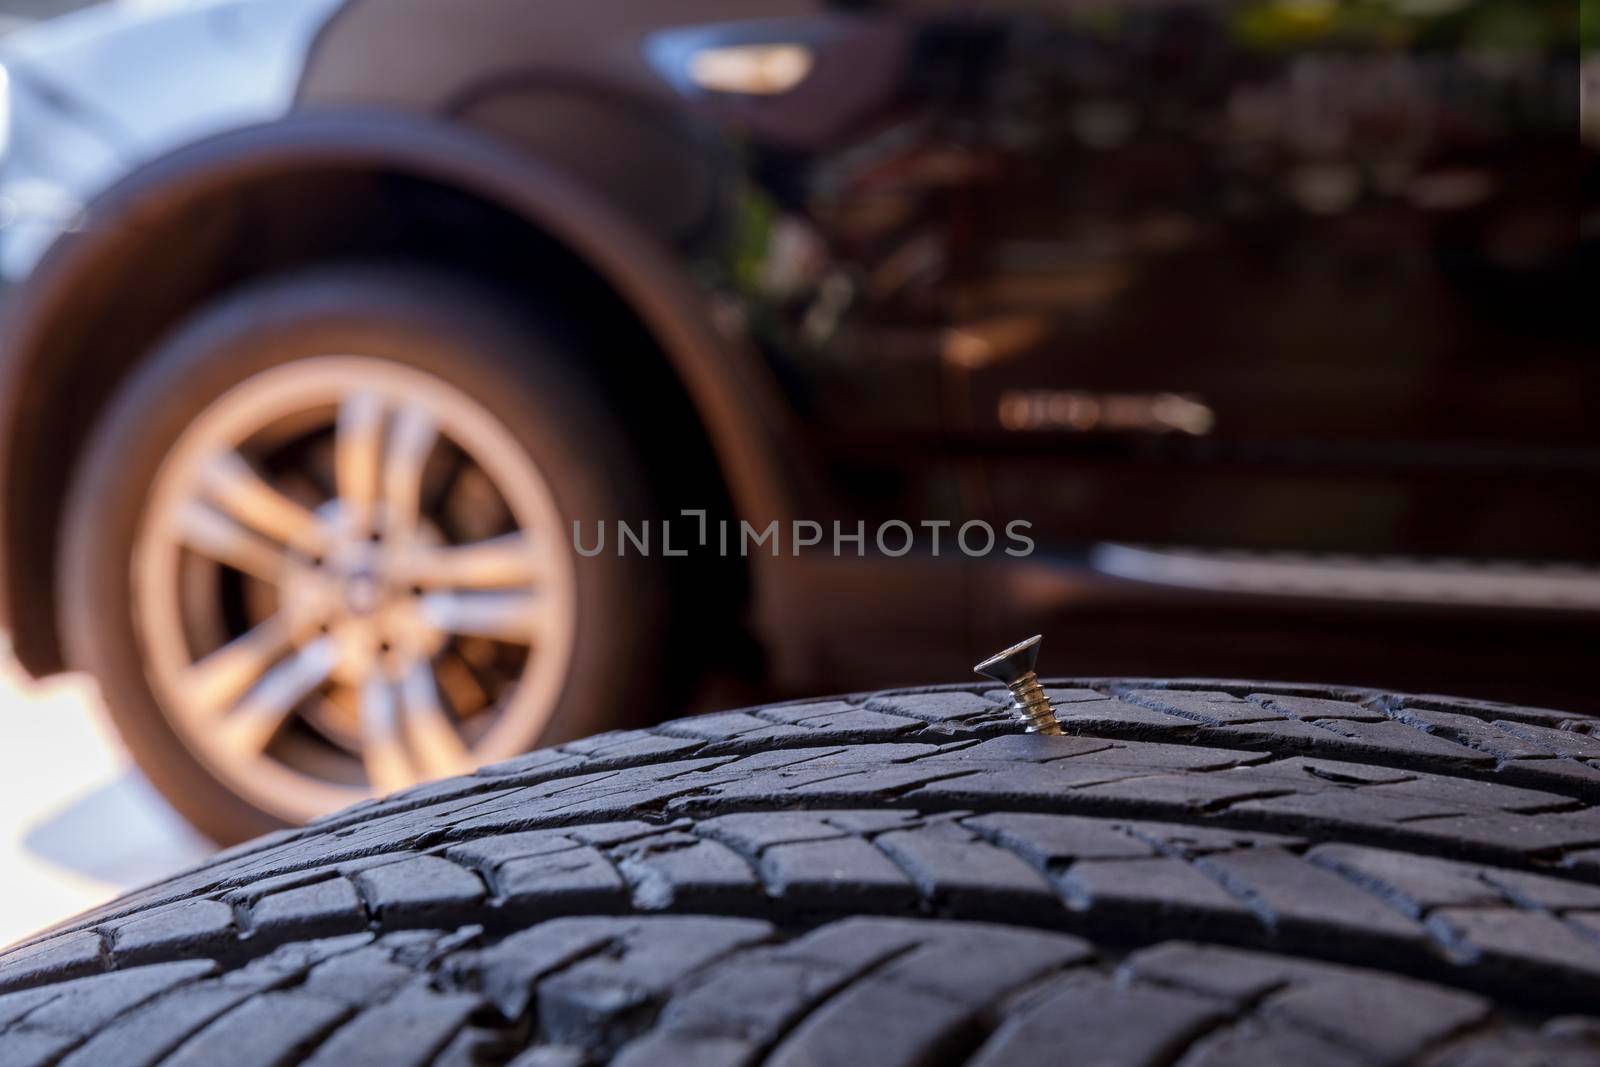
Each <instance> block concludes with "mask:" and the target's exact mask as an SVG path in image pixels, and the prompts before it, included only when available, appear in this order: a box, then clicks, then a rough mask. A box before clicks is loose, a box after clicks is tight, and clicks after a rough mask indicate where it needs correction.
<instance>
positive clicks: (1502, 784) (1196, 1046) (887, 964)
mask: <svg viewBox="0 0 1600 1067" xmlns="http://www.w3.org/2000/svg"><path fill="white" fill-rule="evenodd" d="M1047 685H1048V688H1049V690H1050V692H1051V696H1052V698H1053V699H1054V701H1055V703H1056V706H1057V708H1058V710H1059V713H1060V716H1061V719H1062V721H1063V723H1064V725H1065V727H1066V729H1067V731H1068V734H1067V735H1066V736H1063V737H1038V736H1030V735H1025V734H1020V733H1018V732H1017V729H1016V727H1015V725H1014V724H1013V723H1012V722H1011V721H1010V719H1009V718H1008V716H1007V715H1006V713H1005V712H1004V709H1003V707H1002V706H1001V704H1000V703H999V696H1000V694H995V693H992V692H986V691H984V690H983V689H981V688H961V687H957V688H944V689H934V690H920V691H897V692H884V693H876V694H863V695H854V696H850V697H847V698H841V699H838V700H831V701H813V702H804V703H789V704H780V705H773V706H767V707H761V708H754V709H750V710H747V711H738V712H726V713H718V714H714V715H708V716H702V717H698V718H690V719H682V720H678V721H674V722H669V723H666V724H664V725H661V726H658V727H655V728H653V729H648V730H639V731H626V732H614V733H609V734H602V735H599V736H596V737H592V738H588V739H586V740H582V741H577V742H573V743H570V744H567V745H564V746H561V747H559V748H552V749H544V750H541V751H538V752H534V753H531V754H529V755H527V756H525V757H521V758H518V759H516V760H513V761H510V762H508V763H504V764H501V765H497V766H491V767H485V768H483V769H482V770H480V771H479V772H477V773H476V774H474V775H471V776H467V777H462V778H454V779H448V780H444V781H440V782H436V783H430V784H428V785H425V786H421V787H418V788H415V789H412V790H409V791H407V792H405V793H401V794H397V795H395V796H392V797H389V798H387V799H385V800H381V801H374V802H370V803H367V804H364V805H360V806H358V807H355V808H352V809H350V810H348V811H345V812H342V813H339V814H337V815H335V816H332V817H329V818H326V819H324V820H322V821H320V822H318V823H315V824H313V825H311V826H309V827H305V828H302V829H297V830H288V831H283V832H280V833H277V834H272V835H269V836H267V837H264V838H261V839H259V840H256V841H252V842H250V843H248V844H246V845H243V846H240V847H238V848H235V849H232V850H230V851H228V852H224V853H222V854H220V855H219V856H217V857H215V858H213V859H212V860H211V861H209V862H207V863H206V864H204V865H202V866H200V867H198V868H195V869H194V870H191V871H189V872H186V873H184V874H181V875H179V876H177V877H175V878H172V879H170V880H168V881H165V882H161V883H158V884H156V885H153V886H151V887H149V888H147V889H143V890H141V891H138V892H136V893H133V894H130V895H128V896H125V897H123V898H121V899H119V900H116V901H114V902H112V903H111V904H108V905H106V906H105V907H102V908H99V909H97V910H95V911H92V912H90V913H87V914H85V915H83V916H80V917H78V918H77V919H75V920H72V921H70V922H68V923H66V924H64V925H63V926H61V927H59V928H57V929H55V930H53V931H51V932H48V933H46V934H43V935H41V936H39V937H37V938H35V939H33V940H32V941H30V942H28V943H25V944H23V945H21V946H18V947H15V948H13V949H11V950H10V951H8V952H6V953H4V954H0V1063H5V1064H7V1065H9V1067H17V1065H23V1064H56V1063H60V1064H64V1065H68V1067H83V1065H91V1064H117V1065H119V1067H128V1065H135V1064H163V1065H166V1067H178V1065H195V1064H211V1063H222V1062H226V1063H229V1064H295V1063H315V1064H362V1063H372V1064H385V1065H410V1064H415V1065H424V1064H507V1063H511V1064H515V1065H516V1067H536V1065H537V1067H550V1065H556V1064H564V1065H577V1064H594V1063H613V1064H623V1065H643V1064H649V1065H662V1064H695V1065H719V1064H753V1063H758V1062H759V1063H768V1064H774V1065H780V1067H795V1065H801V1064H849V1065H855V1064H873V1065H886V1067H888V1065H896V1064H963V1063H964V1064H975V1065H979V1067H996V1065H1002V1064H1011V1063H1050V1064H1078V1063H1083V1064H1097V1065H1112V1067H1134V1065H1161V1064H1180V1065H1182V1067H1199V1065H1237V1064H1260V1065H1263V1067H1268V1065H1272V1067H1276V1065H1280V1064H1289V1063H1293V1064H1298V1065H1351V1064H1419V1065H1426V1067H1445V1065H1460V1067H1467V1065H1483V1067H1491V1065H1494V1067H1499V1065H1506V1064H1513V1065H1525V1067H1532V1065H1535V1064H1542V1065H1580V1064H1596V1063H1600V1020H1596V1019H1595V1018H1592V1017H1591V1016H1590V1014H1589V1013H1594V1012H1596V1011H1600V811H1597V809H1596V807H1595V803H1596V801H1597V800H1600V720H1596V719H1590V718H1583V717H1579V716H1574V715H1567V714H1564V713H1561V712H1555V711H1544V710H1538V709H1530V708H1521V707H1511V706H1506V705H1499V704H1487V703H1479V702H1472V701H1465V700H1457V699H1451V698H1443V697H1412V696H1402V695H1396V694H1388V693H1376V692H1370V691H1364V690H1349V689H1338V688H1329V687H1316V686H1295V685H1282V684H1260V685H1256V684H1251V683H1242V682H1198V681H1178V682H1156V681H1148V680H1132V681H1117V680H1105V679H1090V680H1074V681H1056V682H1051V683H1047Z"/></svg>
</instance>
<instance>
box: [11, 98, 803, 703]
mask: <svg viewBox="0 0 1600 1067" xmlns="http://www.w3.org/2000/svg"><path fill="white" fill-rule="evenodd" d="M307 182H310V183H311V185H310V186H307V185H306V184H304V183H307ZM319 182H322V183H329V182H331V183H334V184H335V185H339V183H346V185H343V186H340V189H339V193H338V195H332V196H330V197H329V198H328V199H327V200H325V201H323V200H317V199H316V198H314V197H313V198H310V199H305V198H301V199H295V198H296V197H298V196H299V195H300V193H301V192H302V191H303V190H305V189H307V188H319V189H325V186H319V185H318V184H317V183H319ZM297 183H298V184H297ZM416 188H426V189H429V190H435V191H439V194H440V196H441V197H442V198H443V199H444V201H447V202H448V205H449V206H448V207H447V209H446V210H444V217H443V219H442V220H440V219H434V220H432V224H433V225H435V226H444V227H449V226H451V225H452V224H453V218H454V216H452V215H451V211H457V212H459V211H461V210H466V208H464V207H463V205H478V206H479V207H481V208H483V209H484V210H487V211H492V212H497V213H499V214H500V215H502V216H509V217H511V218H514V219H516V220H520V222H521V223H522V224H523V225H524V226H525V227H526V234H527V235H530V236H531V239H533V240H535V241H537V242H538V243H539V246H540V249H541V250H542V251H545V252H553V253H555V254H557V255H559V256H561V257H562V260H563V261H562V262H558V263H556V264H555V266H557V267H559V268H560V270H559V271H558V272H556V273H558V274H560V275H561V277H560V278H559V280H558V283H559V285H560V286H562V287H565V288H563V289H561V292H562V293H563V294H565V293H567V292H569V291H573V292H576V291H582V292H583V293H585V294H586V295H587V296H589V297H593V298H594V299H597V300H600V301H602V302H604V301H608V300H609V301H614V303H615V308H614V309H613V310H615V311H617V312H619V313H621V314H622V315H624V316H627V317H628V318H629V319H631V320H632V322H631V323H624V324H619V325H617V326H616V328H618V329H622V328H631V326H632V325H637V327H638V330H639V333H640V334H641V335H642V337H643V338H645V339H647V341H648V342H649V343H650V344H651V345H653V347H654V348H655V349H657V350H658V351H659V352H660V353H661V355H662V356H663V357H664V360H665V363H666V364H667V365H668V369H669V370H670V374H671V376H672V378H673V379H674V380H675V381H676V382H677V383H679V385H681V389H682V392H683V393H684V394H685V396H686V398H687V401H688V404H689V405H690V406H691V407H692V412H693V416H694V418H695V419H696V420H697V421H698V423H699V425H700V427H701V428H702V430H703V433H704V435H705V438H706V439H707V441H708V442H709V446H710V452H711V453H712V462H713V463H714V466H715V468H716V474H717V475H718V476H719V477H720V480H721V486H720V487H719V488H720V489H721V490H723V491H725V493H726V495H727V498H728V501H729V503H730V505H731V508H732V510H733V511H734V512H735V513H736V514H737V515H738V516H739V517H740V518H744V519H748V520H750V521H752V522H755V523H759V524H762V525H764V524H765V523H767V522H770V521H771V520H773V519H784V518H787V517H788V516H790V515H791V514H792V508H791V503H790V499H791V490H792V488H793V486H794V485H795V481H794V479H795V477H796V472H795V471H794V469H793V467H792V466H791V464H792V462H793V456H794V455H795V452H794V450H793V449H792V448H790V447H788V445H787V443H786V440H787V438H788V436H789V434H790V433H791V431H790V430H789V429H788V426H787V420H788V415H787V408H786V406H785V405H784V404H783V402H782V398H781V395H780V393H779V391H778V389H777V386H776V385H775V383H774V382H773V381H772V379H771V377H770V373H769V372H768V371H767V368H766V367H765V366H764V365H763V364H761V363H760V362H759V361H758V360H757V359H756V357H755V356H754V355H753V354H752V353H751V352H749V351H748V350H746V349H745V347H744V346H743V344H742V343H741V342H740V341H739V340H738V339H737V338H735V337H732V336H730V335H728V334H726V333H725V332H723V331H720V330H719V329H718V328H717V327H716V325H715V323H714V322H713V320H712V313H711V308H710V306H709V304H708V302H707V297H706V296H705V294H703V293H702V292H700V291H698V290H696V289H695V288H694V287H693V285H692V284H691V283H690V282H689V280H688V279H687V278H686V277H685V276H684V273H683V272H682V271H681V270H680V269H679V267H678V266H677V264H676V263H675V262H674V261H673V259H672V256H671V254H670V252H669V251H668V250H667V249H666V248H665V247H663V246H662V244H661V243H660V241H659V240H657V239H656V238H654V237H652V236H651V235H649V234H648V233H646V232H645V231H643V230H641V229H640V228H639V227H638V226H637V225H635V224H634V223H632V222H631V221H629V219H628V218H627V217H625V216H624V215H623V214H622V213H621V212H619V211H617V210H615V209H613V207H612V206H611V205H610V204H608V203H607V202H606V201H605V200H604V199H603V198H601V197H600V196H598V195H596V194H594V193H592V192H590V191H589V190H587V189H586V188H584V187H583V186H582V185H580V184H578V183H577V182H576V181H574V180H573V179H572V178H570V177H568V176H567V175H566V174H565V173H563V172H562V171H560V170H558V169H556V168H555V167H554V166H551V165H550V164H548V163H546V162H543V161H541V160H539V159H537V158H534V157H532V156H529V155H526V154H523V153H519V152H515V151H513V150H511V149H508V148H506V147H503V146H501V145H499V144H496V143H495V142H493V141H489V140H486V139H484V138H482V137H480V136H477V135H474V134H472V133H471V132H469V131H465V130H462V129H460V128H457V127H452V126H446V125H443V124H441V123H438V122H435V121H431V120H427V119H421V118H413V117H409V116H399V115H393V114H388V113H383V114H369V113H359V112H358V113H340V114H315V115H300V116H295V117H291V118H288V119H285V120H283V121H280V122H275V123H272V124H269V125H265V126H259V127H253V128H249V129H245V130H240V131H237V132H234V133H229V134H224V135H222V136H219V137H216V138H212V139H209V140H207V141H203V142H200V143H197V144H195V145H192V146H190V147H188V148H185V149H183V150H180V151H179V152H177V153H174V154H173V155H171V156H167V157H164V158H163V159H160V160H158V161H156V162H154V163H151V164H149V165H148V166H146V167H143V168H141V169H140V170H138V171H136V172H135V173H134V174H132V175H130V176H129V177H127V178H126V179H125V180H123V181H122V182H120V183H119V184H118V185H116V186H115V187H114V188H112V189H111V190H109V191H108V192H107V193H106V194H105V195H104V196H102V197H101V198H100V199H99V200H98V201H97V202H96V204H95V205H94V206H93V208H92V209H91V212H90V215H89V221H88V224H87V225H86V226H85V227H84V228H83V230H82V231H81V232H78V233H75V234H71V235H68V236H67V237H65V238H63V239H62V240H60V241H58V242H57V244H56V246H55V247H54V248H53V249H52V250H51V252H50V253H49V254H48V255H47V256H46V257H45V259H44V260H43V261H42V262H41V263H40V265H39V267H38V269H37V270H36V271H35V272H34V274H33V275H32V276H31V277H30V278H29V280H28V281H27V283H25V285H24V287H23V288H22V289H21V290H20V291H19V292H18V293H17V294H16V295H15V298H14V299H13V300H12V301H11V305H10V308H9V310H8V314H7V316H6V321H5V324H4V327H3V333H0V337H3V340H4V348H3V349H0V352H3V356H0V360H3V362H0V477H3V478H4V483H3V484H4V498H3V500H4V505H5V506H4V509H3V513H0V623H3V624H4V625H6V626H8V627H10V628H11V630H12V634H13V638H12V642H13V650H14V652H15V654H16V656H17V658H18V659H19V660H20V662H21V663H22V665H23V666H24V667H25V668H26V669H28V670H29V671H30V672H31V673H33V674H36V675H42V674H49V673H53V672H55V671H58V670H61V669H63V668H64V667H65V666H66V664H65V663H64V662H63V654H62V650H61V646H60V641H59V637H58V634H57V627H56V621H55V611H54V605H55V584H56V582H55V569H56V563H55V547H54V546H55V544H56V541H57V534H58V532H59V529H60V525H61V522H62V521H63V514H62V508H63V504H64V500H65V497H66V490H67V485H68V484H69V480H70V478H71V476H72V472H73V469H74V466H75V463H76V460H77V457H78V455H79V453H80V451H81V448H82V446H83V444H84V442H85V441H86V440H87V438H88V436H89V434H90V433H91V431H92V427H93V426H94V424H95V420H96V417H97V415H98V414H99V412H100V410H101V409H102V407H103V406H104V404H105V403H106V402H107V401H108V400H109V399H110V397H111V396H112V395H113V394H114V392H115V390H116V388H117V386H118V384H119V383H120V382H121V381H122V380H123V379H124V377H125V376H126V375H127V374H128V373H129V372H130V371H131V370H132V369H133V368H134V367H136V366H137V365H138V363H139V361H140V359H141V358H142V357H143V355H144V354H145V353H146V352H148V350H149V348H150V346H151V345H152V344H153V343H155V342H156V341H157V340H158V339H159V338H160V336H161V335H162V334H163V333H164V332H165V330H166V329H168V328H170V327H171V326H172V325H174V324H175V323H176V322H177V321H179V320H180V319H181V318H182V317H183V316H184V315H185V314H186V313H187V312H189V311H190V310H192V309H193V308H195V307H197V306H199V304H200V303H202V302H203V301H205V300H206V299H208V298H210V297H212V296H215V295H217V294H218V293H220V292H223V291H226V290H227V289H229V288H232V287H234V286H235V285H238V284H240V283H242V282H244V281H248V280H249V279H250V278H252V277H256V276H260V275H263V274H268V273H271V272H273V271H274V270H280V269H285V268H292V267H294V266H297V265H304V264H306V263H309V262H315V261H316V260H317V259H318V258H326V256H327V255H328V254H329V253H330V251H331V252H335V253H343V254H346V255H347V254H348V249H346V248H343V247H341V246H340V244H339V242H340V241H341V240H352V241H354V243H355V247H357V248H359V249H361V250H363V251H370V250H371V249H372V248H373V247H376V248H377V249H379V250H382V249H386V248H388V247H390V246H391V245H393V246H394V247H397V248H403V247H404V246H405V245H406V237H407V235H406V234H404V233H397V232H394V227H393V223H394V221H395V220H394V218H392V217H391V218H382V217H380V218H379V219H377V220H376V225H375V226H374V225H368V226H367V227H366V230H365V232H362V233H360V234H356V233H355V232H353V231H355V230H361V229H362V227H361V226H357V225H352V220H351V217H350V215H348V214H346V213H344V212H343V211H341V207H342V206H345V205H348V204H350V203H354V202H355V201H350V200H347V199H344V198H345V197H348V196H350V195H360V196H363V197H366V196H378V195H383V196H388V195H391V194H394V192H395V190H397V189H398V190H402V191H404V190H406V189H416ZM263 190H275V191H276V194H277V195H278V196H279V197H280V198H282V197H289V198H290V199H293V200H294V208H295V213H296V224H295V226H294V227H291V228H289V229H288V230H285V229H281V228H275V227H273V226H272V225H271V221H272V220H271V218H270V216H269V217H267V218H265V219H263V218H262V216H261V205H262V204H263V203H264V202H265V201H263V200H262V197H261V195H260V194H262V191H263ZM269 199H270V198H269ZM362 202H363V203H365V201H364V200H363V201H362ZM305 205H310V210H308V211H303V207H304V206H305ZM318 205H320V206H321V213H320V214H319V211H318V210H317V206H318ZM363 210H364V209H363ZM302 213H304V214H305V215H306V216H307V217H305V218H301V215H302ZM354 214H355V215H357V216H359V215H360V214H361V211H356V212H354ZM403 217H405V218H406V221H407V222H408V223H409V217H406V216H403ZM366 221H367V223H369V224H370V223H372V222H373V221H374V220H372V219H370V218H369V219H367V220H366ZM386 223H387V229H386V227H385V224H386ZM246 226H249V227H250V230H249V237H250V240H249V241H247V242H240V241H239V240H237V235H238V233H239V232H240V230H241V228H242V227H246ZM347 231H349V232H347ZM441 232H443V231H441ZM499 236H500V238H502V239H508V238H506V235H503V234H502V235H499ZM505 254H506V250H505V249H504V248H496V249H494V250H492V251H491V254H490V255H489V256H488V259H487V261H486V262H481V263H480V264H479V265H480V266H482V267H485V268H488V269H490V270H498V268H499V267H504V266H511V267H512V269H516V268H515V266H514V265H512V264H509V263H501V262H500V260H499V259H498V258H497V257H500V256H503V255H505ZM197 263H198V264H199V266H198V267H197V266H196V264H197ZM550 265H551V264H550V263H548V262H546V264H545V266H546V267H548V266H550ZM498 272H499V273H503V271H498ZM130 277H135V278H138V279H139V280H140V284H139V285H137V286H129V285H127V281H128V279H129V278H130ZM556 280H557V279H556V278H555V275H553V274H551V275H548V276H546V277H542V278H541V284H543V283H544V282H545V281H556ZM19 622H24V623H25V625H23V626H22V627H20V628H19V627H18V625H17V624H18V623H19Z"/></svg>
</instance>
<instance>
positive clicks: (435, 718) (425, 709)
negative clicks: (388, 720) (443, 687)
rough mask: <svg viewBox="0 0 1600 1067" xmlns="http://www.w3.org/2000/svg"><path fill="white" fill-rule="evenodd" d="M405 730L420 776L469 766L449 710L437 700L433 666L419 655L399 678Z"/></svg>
mask: <svg viewBox="0 0 1600 1067" xmlns="http://www.w3.org/2000/svg"><path fill="white" fill-rule="evenodd" d="M400 698H401V701H402V704H403V705H404V709H405V713H404V714H405V718H404V721H405V727H406V734H407V736H409V737H410V739H411V742H412V750H413V751H414V752H415V753H416V758H417V764H418V766H419V768H420V770H421V771H422V774H421V777H423V778H443V777H445V776H446V775H451V774H461V773H462V772H464V771H466V770H468V769H470V768H471V766H472V760H471V757H470V755H469V754H468V752H467V746H466V745H464V744H462V742H461V735H460V734H458V733H456V728H455V726H454V725H453V724H452V723H451V721H450V714H449V712H447V711H445V710H444V706H443V705H442V704H441V703H440V700H439V688H438V686H437V684H436V683H435V682H434V679H433V668H432V667H431V666H429V664H428V661H427V660H425V659H419V660H418V661H417V662H416V663H415V664H413V665H412V668H411V669H410V670H409V671H407V672H406V675H405V677H404V678H402V679H401V681H400Z"/></svg>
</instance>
